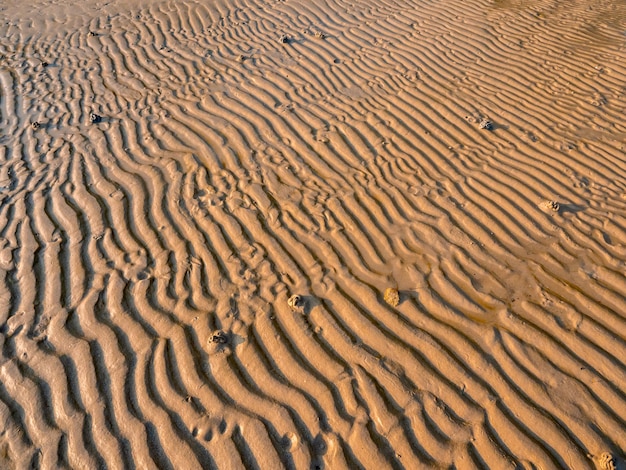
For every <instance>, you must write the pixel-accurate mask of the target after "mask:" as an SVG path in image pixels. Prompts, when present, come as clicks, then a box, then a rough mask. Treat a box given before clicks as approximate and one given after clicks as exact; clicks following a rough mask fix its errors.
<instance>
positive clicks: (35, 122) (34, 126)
mask: <svg viewBox="0 0 626 470" xmlns="http://www.w3.org/2000/svg"><path fill="white" fill-rule="evenodd" d="M30 127H32V128H33V129H35V130H37V129H39V128H40V127H41V124H40V123H39V121H34V122H31V123H30Z"/></svg>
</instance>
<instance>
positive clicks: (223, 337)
mask: <svg viewBox="0 0 626 470" xmlns="http://www.w3.org/2000/svg"><path fill="white" fill-rule="evenodd" d="M209 341H210V342H211V343H215V344H226V343H228V335H227V334H226V333H225V332H223V331H222V330H218V331H216V332H214V333H213V334H212V335H211V337H210V338H209Z"/></svg>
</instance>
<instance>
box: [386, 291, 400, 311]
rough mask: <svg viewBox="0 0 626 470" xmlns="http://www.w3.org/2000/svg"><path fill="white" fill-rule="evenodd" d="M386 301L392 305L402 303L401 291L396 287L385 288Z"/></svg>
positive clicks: (395, 305)
mask: <svg viewBox="0 0 626 470" xmlns="http://www.w3.org/2000/svg"><path fill="white" fill-rule="evenodd" d="M384 298H385V302H387V303H388V304H389V305H391V306H392V307H397V306H398V305H399V304H400V292H398V289H396V288H395V287H388V288H387V289H385V295H384Z"/></svg>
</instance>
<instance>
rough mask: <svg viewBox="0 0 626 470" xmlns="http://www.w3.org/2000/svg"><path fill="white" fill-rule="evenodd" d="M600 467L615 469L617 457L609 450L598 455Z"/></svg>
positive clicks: (606, 469) (605, 469) (608, 469)
mask: <svg viewBox="0 0 626 470" xmlns="http://www.w3.org/2000/svg"><path fill="white" fill-rule="evenodd" d="M600 468H601V469H602V470H617V459H616V458H615V457H613V455H611V454H610V453H609V452H605V453H604V454H602V455H601V456H600Z"/></svg>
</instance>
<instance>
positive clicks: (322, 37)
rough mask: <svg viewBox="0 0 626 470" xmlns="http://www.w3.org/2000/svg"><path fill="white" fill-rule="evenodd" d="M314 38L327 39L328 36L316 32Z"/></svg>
mask: <svg viewBox="0 0 626 470" xmlns="http://www.w3.org/2000/svg"><path fill="white" fill-rule="evenodd" d="M313 36H315V38H317V39H326V34H324V33H322V32H321V31H315V33H314V34H313Z"/></svg>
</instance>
